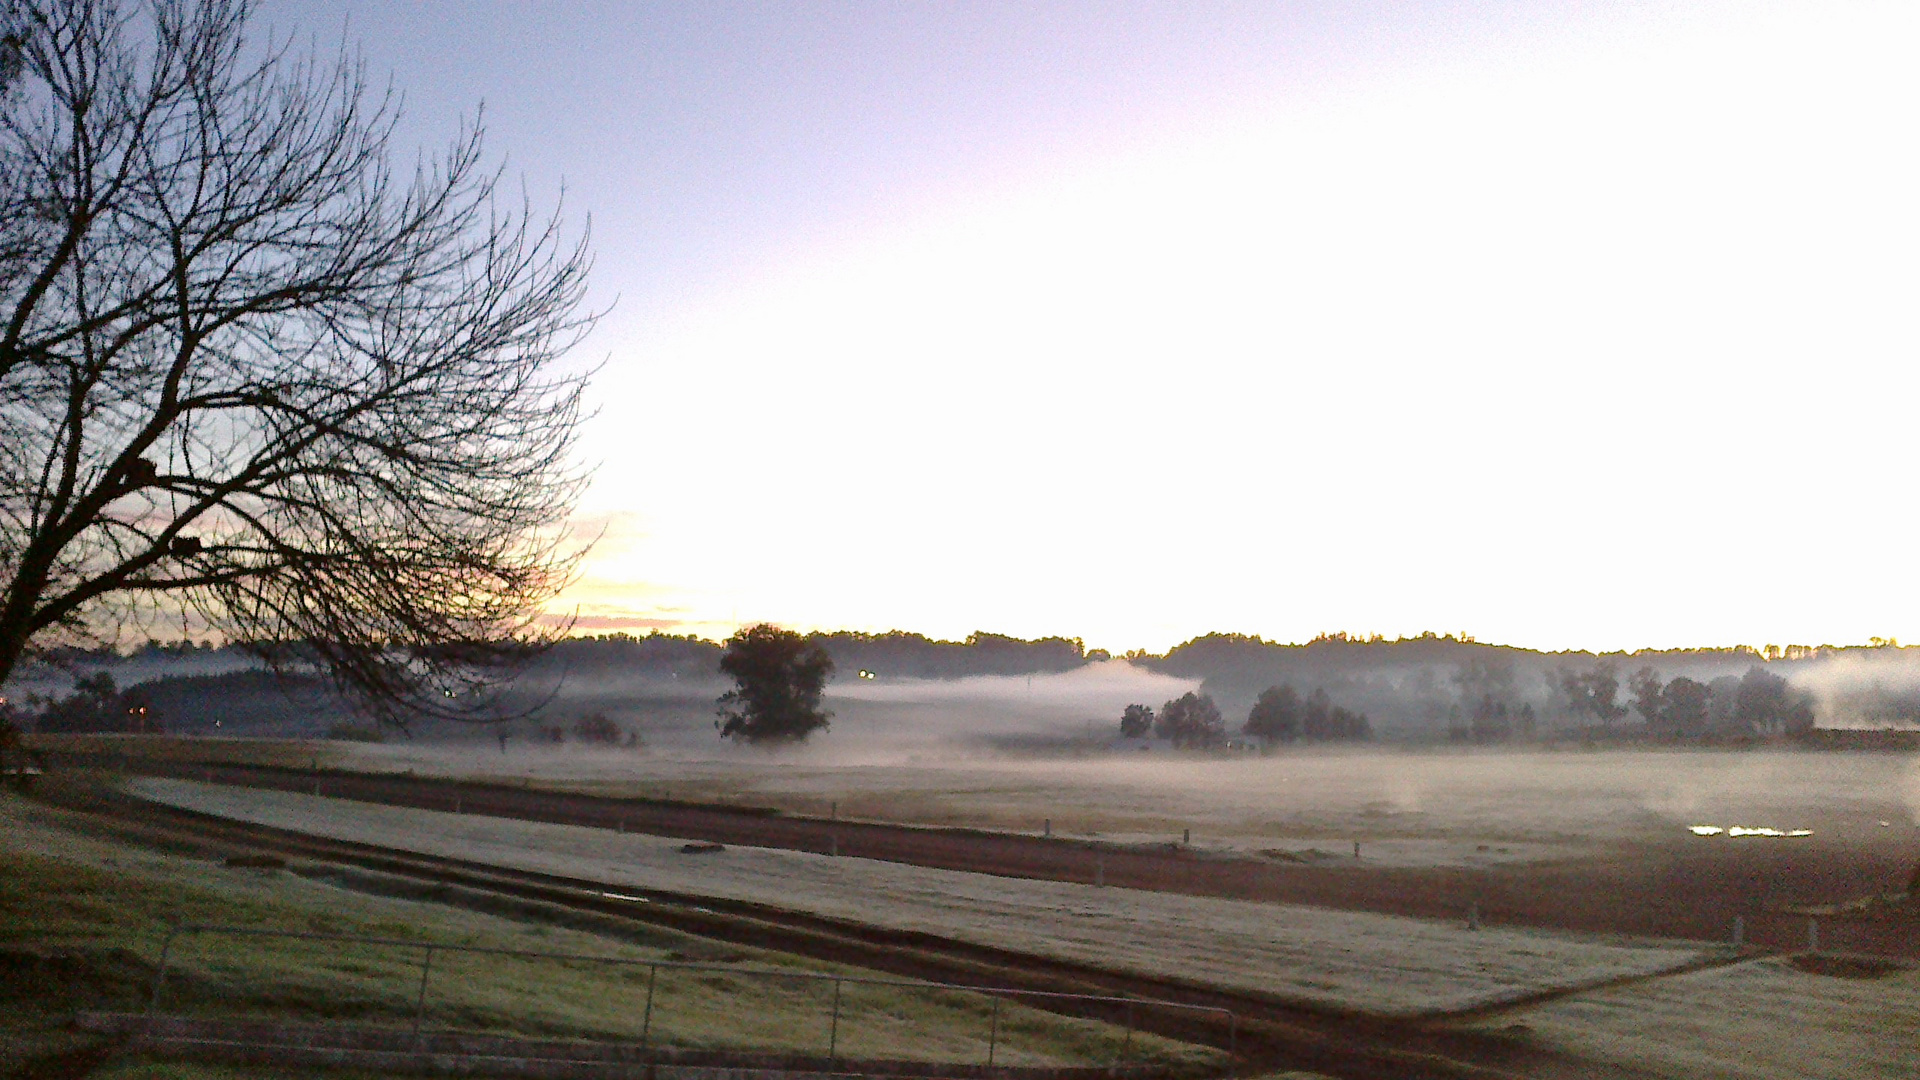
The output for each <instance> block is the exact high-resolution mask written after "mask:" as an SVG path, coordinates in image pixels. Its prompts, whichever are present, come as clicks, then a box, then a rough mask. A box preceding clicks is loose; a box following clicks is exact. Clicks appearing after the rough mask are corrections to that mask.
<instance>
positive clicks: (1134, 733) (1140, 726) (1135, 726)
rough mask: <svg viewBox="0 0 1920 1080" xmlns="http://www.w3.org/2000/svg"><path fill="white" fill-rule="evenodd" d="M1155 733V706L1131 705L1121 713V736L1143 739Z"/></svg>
mask: <svg viewBox="0 0 1920 1080" xmlns="http://www.w3.org/2000/svg"><path fill="white" fill-rule="evenodd" d="M1152 733H1153V707H1152V706H1150V705H1129V706H1127V707H1126V709H1125V710H1124V711H1122V712H1121V713H1120V737H1121V738H1124V739H1143V738H1145V737H1147V736H1148V735H1150V734H1152Z"/></svg>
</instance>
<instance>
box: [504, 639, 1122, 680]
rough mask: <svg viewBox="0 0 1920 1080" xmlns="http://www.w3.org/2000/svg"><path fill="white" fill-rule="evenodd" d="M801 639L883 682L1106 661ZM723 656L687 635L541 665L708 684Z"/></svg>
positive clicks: (1078, 652)
mask: <svg viewBox="0 0 1920 1080" xmlns="http://www.w3.org/2000/svg"><path fill="white" fill-rule="evenodd" d="M803 636H804V637H805V638H806V639H807V641H808V643H809V644H811V645H813V646H817V647H819V648H821V649H823V650H825V651H826V653H827V655H828V656H829V657H831V658H832V659H833V663H834V667H835V668H836V669H838V670H840V671H843V672H853V671H862V670H864V671H872V672H876V673H878V674H879V675H880V676H882V677H890V678H914V679H954V678H962V677H965V676H968V675H1041V674H1049V673H1055V672H1062V671H1072V670H1073V669H1075V668H1078V667H1081V666H1083V665H1085V664H1086V663H1088V662H1089V661H1090V660H1097V659H1106V654H1105V653H1102V652H1100V651H1098V650H1094V651H1093V652H1091V653H1089V652H1088V651H1087V649H1086V648H1085V646H1084V644H1083V643H1082V642H1081V641H1080V640H1079V639H1077V638H1064V637H1044V638H1035V639H1032V640H1027V639H1024V638H1017V637H1009V636H1007V635H1005V634H991V633H987V632H986V631H977V632H975V633H972V634H969V635H967V637H966V639H965V640H964V641H941V640H938V639H935V638H929V637H927V636H926V635H924V634H911V633H907V632H905V631H901V630H891V631H888V632H886V633H884V634H869V633H860V632H855V631H846V630H843V631H835V632H833V633H812V634H806V635H803ZM725 650H726V646H725V645H724V644H723V643H720V642H715V641H708V640H707V639H705V638H700V637H694V636H691V635H688V636H681V635H675V634H661V633H652V634H647V635H643V636H636V635H633V634H601V635H595V636H586V637H575V638H568V639H566V640H564V641H560V642H558V643H556V644H555V645H554V646H553V647H552V648H551V649H550V650H549V651H548V652H547V654H546V655H545V657H544V658H543V659H542V661H541V665H542V666H543V667H547V668H551V669H557V670H566V671H570V672H580V673H592V674H636V675H647V676H654V677H672V678H710V677H712V676H714V675H715V674H717V673H719V671H720V661H721V656H722V654H723V653H724V652H725Z"/></svg>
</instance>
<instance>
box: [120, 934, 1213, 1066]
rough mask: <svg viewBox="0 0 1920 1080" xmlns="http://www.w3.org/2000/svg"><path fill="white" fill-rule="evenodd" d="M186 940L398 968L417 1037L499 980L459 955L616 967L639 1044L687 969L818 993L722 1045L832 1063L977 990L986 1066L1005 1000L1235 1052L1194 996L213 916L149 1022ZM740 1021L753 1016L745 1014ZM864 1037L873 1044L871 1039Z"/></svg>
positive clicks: (1000, 1049)
mask: <svg viewBox="0 0 1920 1080" xmlns="http://www.w3.org/2000/svg"><path fill="white" fill-rule="evenodd" d="M193 937H226V938H239V939H274V940H278V941H287V942H303V943H313V944H315V945H324V946H331V947H332V948H331V949H330V951H329V952H328V953H327V955H326V956H325V963H326V964H327V965H328V966H329V967H330V969H332V970H337V971H345V972H347V973H348V974H349V975H350V976H352V975H358V976H360V977H363V978H380V979H382V980H383V981H388V982H391V981H393V979H394V978H396V977H404V978H406V980H407V982H406V984H405V991H406V994H405V996H406V998H407V999H408V1000H406V1001H405V1002H403V1007H404V1009H405V1012H404V1013H403V1015H402V1016H401V1017H400V1018H401V1019H402V1020H403V1021H405V1022H408V1023H410V1025H411V1034H412V1037H413V1039H414V1041H415V1044H416V1046H417V1045H419V1044H420V1043H421V1041H422V1040H423V1039H424V1038H425V1036H426V1034H427V1033H428V1029H427V1026H426V1025H427V1022H428V1020H429V1018H430V1016H431V1015H433V1012H434V1010H433V1009H432V1008H431V1005H430V1003H432V1002H434V1001H435V995H436V991H438V990H439V989H440V988H441V986H442V985H444V984H445V983H446V981H447V980H448V979H454V980H456V981H457V982H458V989H457V990H456V991H453V992H452V994H454V995H458V996H461V997H464V998H468V999H471V998H472V997H474V996H475V995H476V994H478V995H481V996H484V995H486V994H487V993H489V992H497V991H499V990H500V989H501V988H500V987H499V986H498V985H496V984H498V983H500V982H502V981H503V979H502V974H501V972H500V971H498V970H491V971H488V970H478V971H469V972H467V974H466V977H465V978H461V975H460V972H459V971H458V969H457V968H456V967H454V964H455V963H456V962H457V961H458V960H460V959H486V960H493V961H508V962H526V963H532V964H544V965H550V966H551V965H561V966H563V967H572V968H575V969H580V968H587V969H602V970H606V969H613V970H618V971H621V972H623V973H625V977H624V978H623V980H622V982H623V983H624V985H626V986H628V987H631V986H633V985H634V984H635V983H639V985H640V986H643V987H644V990H643V991H642V992H641V994H640V995H639V1001H638V1002H637V1003H635V1004H636V1005H637V1011H638V1013H639V1023H638V1031H637V1033H634V1035H633V1038H632V1042H633V1043H634V1045H636V1046H637V1047H638V1048H639V1049H640V1050H643V1051H644V1050H647V1049H649V1048H651V1047H656V1046H657V1047H663V1048H664V1047H665V1046H667V1045H669V1041H668V1040H667V1039H663V1038H662V1035H663V1033H662V1032H661V1031H660V1024H659V1020H660V1016H659V1012H660V1010H661V1008H662V1007H663V1006H665V1005H666V1003H667V999H668V997H669V995H668V994H667V992H666V991H667V989H668V988H667V986H666V985H665V982H666V981H667V980H665V979H663V976H667V977H674V976H679V977H682V978H684V977H687V976H691V977H693V978H695V979H696V980H697V979H699V978H700V977H702V976H705V977H706V980H707V982H708V983H709V984H710V985H708V986H707V987H706V989H707V990H708V991H710V992H711V991H715V990H717V991H718V992H719V993H718V996H719V997H722V998H725V997H728V996H729V994H728V991H729V989H730V988H734V987H736V985H737V984H746V985H748V986H753V985H754V984H765V985H766V986H767V987H773V986H776V985H784V986H786V987H803V988H812V989H814V990H816V991H818V993H817V995H816V996H817V998H818V999H819V1005H820V1015H819V1016H818V1018H817V1019H818V1022H819V1027H818V1029H816V1030H815V1032H814V1033H813V1035H812V1036H808V1035H807V1034H806V1033H805V1032H804V1031H802V1030H796V1029H795V1022H796V1019H797V1018H796V1016H795V1014H794V1012H793V1010H792V1009H791V1008H790V1006H792V1005H793V1002H791V1001H785V1002H783V1003H782V1004H783V1005H785V1006H789V1008H787V1009H786V1011H784V1012H783V1011H781V1010H779V1009H770V1012H769V1015H768V1016H767V1017H765V1018H762V1019H763V1020H764V1021H765V1023H763V1024H762V1025H761V1027H762V1029H763V1030H764V1029H765V1028H767V1027H769V1026H771V1027H773V1028H777V1029H778V1035H777V1036H775V1037H773V1038H770V1039H768V1040H765V1041H762V1042H760V1043H757V1044H756V1043H754V1042H753V1041H752V1040H750V1039H746V1038H741V1037H740V1036H739V1033H738V1031H737V1030H736V1031H734V1032H733V1033H732V1036H731V1037H730V1038H729V1039H728V1040H727V1041H729V1042H731V1043H733V1045H730V1046H726V1047H724V1048H725V1049H739V1050H752V1049H766V1048H769V1047H770V1046H772V1045H773V1044H774V1043H775V1042H779V1043H784V1044H785V1045H784V1046H782V1047H780V1048H782V1049H799V1050H802V1051H806V1052H821V1051H824V1055H825V1057H826V1058H827V1059H828V1060H829V1061H831V1060H834V1059H836V1058H838V1057H839V1056H840V1055H841V1054H842V1052H843V1050H844V1048H845V1045H846V1043H847V1042H848V1036H849V1035H851V1034H853V1033H854V1030H853V1029H854V1027H856V1026H857V1025H859V1024H860V1023H862V1022H863V1019H864V1021H865V1022H866V1023H868V1024H869V1025H872V1024H875V1023H876V1021H877V1020H878V1019H882V1018H884V1019H886V1020H888V1021H890V1022H892V1023H893V1024H894V1025H895V1026H896V1027H897V1026H899V1024H900V1022H901V1021H902V1020H903V1019H910V1017H908V1016H907V1015H906V1013H907V1012H910V1011H911V1008H912V1006H911V1005H908V1004H905V1003H904V1002H905V999H919V1000H918V1002H917V1003H918V1005H919V1006H920V1007H922V1008H925V1007H927V1006H929V1005H930V1004H932V1005H938V1004H939V1002H938V1001H936V1000H935V999H942V998H944V999H945V1005H946V1008H945V1011H946V1013H947V1014H948V1015H949V1016H950V1017H952V1016H955V1015H957V1014H964V1013H968V1012H973V1011H978V1010H977V1006H978V1005H980V1004H982V999H984V1005H985V1008H984V1012H985V1013H986V1015H985V1016H984V1017H983V1018H982V1019H983V1021H984V1023H983V1024H982V1026H983V1027H984V1029H985V1031H984V1034H985V1043H986V1048H985V1055H984V1064H986V1065H988V1066H993V1065H995V1064H999V1063H1002V1062H1001V1060H1000V1059H1001V1058H1002V1055H1003V1054H1004V1053H1005V1052H1006V1050H1007V1045H1006V1041H1007V1037H1008V1035H1009V1030H1008V1025H1009V1021H1012V1020H1014V1019H1015V1017H1014V1016H1013V1015H1012V1013H1013V1012H1014V1011H1015V1010H1009V1009H1007V1008H1005V1007H1004V1006H1005V1005H1007V1004H1012V1005H1015V1006H1030V1007H1035V1008H1039V1009H1043V1010H1046V1011H1048V1012H1053V1013H1061V1014H1066V1015H1069V1016H1075V1017H1078V1018H1080V1019H1082V1020H1092V1021H1094V1022H1097V1023H1101V1024H1107V1025H1111V1026H1115V1027H1121V1028H1123V1031H1122V1033H1121V1035H1120V1037H1119V1045H1118V1047H1117V1049H1116V1051H1115V1053H1114V1056H1113V1057H1112V1059H1111V1060H1110V1061H1108V1062H1105V1064H1109V1065H1113V1066H1118V1065H1124V1064H1129V1063H1133V1062H1135V1061H1136V1060H1137V1051H1138V1049H1139V1044H1140V1043H1141V1041H1142V1040H1140V1039H1136V1032H1138V1031H1139V1030H1140V1021H1141V1020H1142V1019H1143V1018H1145V1017H1146V1016H1149V1015H1152V1014H1153V1013H1155V1012H1158V1013H1163V1014H1164V1013H1174V1014H1181V1013H1186V1014H1198V1015H1203V1016H1210V1017H1212V1018H1214V1019H1215V1020H1217V1021H1220V1022H1223V1023H1224V1026H1225V1028H1226V1033H1227V1044H1228V1045H1227V1047H1226V1049H1227V1051H1228V1053H1229V1055H1233V1054H1235V1053H1236V1052H1237V1049H1238V1046H1237V1044H1238V1038H1239V1019H1238V1016H1237V1015H1236V1014H1235V1013H1234V1012H1233V1011H1232V1010H1230V1009H1227V1008H1223V1007H1220V1006H1211V1005H1195V1004H1191V1003H1187V1002H1180V1001H1168V1000H1163V999H1155V998H1139V997H1129V996H1123V995H1104V994H1082V993H1068V992H1061V991H1047V990H1024V989H1018V988H1010V987H1000V986H983V985H969V984H962V983H943V982H931V981H925V980H914V979H894V978H882V977H877V976H862V975H846V974H836V973H830V972H813V971H795V970H783V969H770V968H756V967H742V966H740V965H738V964H716V963H701V962H697V961H687V960H674V959H654V958H643V957H632V956H614V955H596V954H590V953H571V952H556V951H547V950H538V949H515V948H501V947H493V946H482V945H461V944H452V943H446V942H425V941H418V940H408V939H405V938H386V937H373V936H366V935H358V934H337V933H327V932H317V931H297V930H272V929H264V928H256V927H240V926H221V925H211V924H185V925H180V926H176V927H174V928H173V930H172V931H171V932H170V933H169V934H168V935H167V938H166V942H165V944H164V945H163V946H162V948H161V953H160V963H159V967H158V969H157V971H156V972H155V974H154V979H153V986H152V989H151V992H150V994H149V996H148V1001H147V1009H146V1013H147V1019H148V1023H149V1026H150V1025H151V1024H152V1022H153V1020H154V1019H155V1018H156V1017H158V1016H160V1015H161V1006H162V1003H163V1000H164V997H165V993H166V989H167V981H168V975H169V972H170V971H172V970H173V967H174V964H175V962H176V961H178V960H179V958H180V951H179V950H180V948H181V947H182V945H183V942H184V941H185V940H186V939H188V938H193ZM346 946H358V947H362V948H366V947H371V948H372V949H373V950H375V953H376V956H375V957H374V958H371V959H369V958H366V957H354V956H350V955H348V954H346V952H345V950H344V947H346ZM379 954H384V955H379ZM409 954H410V955H412V956H413V957H415V959H414V961H413V963H412V964H411V965H409V964H407V963H406V961H405V960H404V959H403V958H404V957H406V956H408V955H409ZM283 959H284V958H283ZM396 959H399V963H398V964H396V963H395V960H396ZM230 966H231V965H230ZM642 970H644V972H645V978H644V982H639V979H638V976H639V973H640V972H641V971H642ZM409 973H410V974H409ZM550 974H551V973H550ZM436 978H438V979H439V980H441V982H440V984H436V982H435V980H436ZM536 985H537V984H536ZM606 989H607V988H606V987H604V986H598V985H596V986H589V987H588V988H587V989H586V991H585V992H587V993H598V994H604V993H605V992H606ZM861 991H867V992H870V993H869V994H868V996H869V997H870V998H873V999H874V1000H870V1001H868V1002H867V1003H866V1007H865V1008H863V1009H852V1008H850V1007H849V1006H850V1005H851V1002H850V1000H849V999H850V997H851V996H852V995H853V994H855V993H858V992H861ZM873 991H878V992H880V993H879V994H878V995H875V994H873V993H871V992H873ZM955 995H965V996H967V997H966V998H964V999H960V998H955V997H954V996H955ZM679 996H680V997H682V998H685V997H686V996H687V995H686V994H685V993H684V992H683V993H682V994H681V995H679ZM757 1000H761V1001H766V1000H768V995H766V994H762V995H759V997H758V998H757ZM962 1000H964V1001H965V1003H966V1004H967V1005H969V1006H974V1008H955V1004H956V1002H959V1001H962ZM283 1003H284V1002H283ZM238 1004H239V1002H238V1001H237V1000H235V999H231V998H228V999H225V1001H224V1006H225V1007H227V1008H232V1007H237V1006H238ZM603 1004H604V1003H603ZM707 1007H711V1005H709V1006H707ZM806 1011H807V1010H806V1009H805V1008H804V1007H802V1008H801V1009H800V1013H801V1014H804V1013H805V1012H806ZM481 1012H482V1010H478V1009H476V1008H475V1007H473V1006H472V1005H471V1003H470V1002H469V1003H468V1004H467V1005H465V1006H462V1007H452V1006H451V1005H449V1007H448V1008H447V1009H446V1010H445V1011H444V1013H443V1015H446V1016H447V1017H448V1018H450V1019H453V1020H456V1021H457V1020H459V1019H461V1018H463V1017H464V1018H467V1019H472V1018H474V1017H475V1016H477V1015H480V1014H481ZM747 1019H748V1020H749V1021H751V1020H752V1019H753V1018H752V1017H749V1018H747ZM1021 1026H1023V1027H1026V1028H1031V1027H1032V1024H1031V1021H1030V1020H1026V1019H1022V1020H1021ZM746 1027H748V1028H752V1027H753V1024H752V1023H748V1024H747V1025H746ZM451 1030H452V1029H448V1028H444V1027H443V1028H439V1029H436V1031H438V1032H441V1033H445V1032H449V1031H451ZM713 1041H714V1040H713V1036H712V1029H709V1030H708V1036H707V1037H706V1038H705V1039H704V1040H702V1046H703V1048H706V1049H716V1048H720V1047H715V1046H714V1045H712V1043H713ZM867 1041H868V1042H869V1043H872V1042H873V1040H872V1039H869V1040H867Z"/></svg>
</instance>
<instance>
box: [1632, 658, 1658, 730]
mask: <svg viewBox="0 0 1920 1080" xmlns="http://www.w3.org/2000/svg"><path fill="white" fill-rule="evenodd" d="M1627 687H1628V689H1629V690H1631V691H1632V693H1633V709H1634V711H1635V712H1637V713H1639V714H1640V719H1641V720H1642V721H1644V722H1645V723H1646V725H1647V726H1648V727H1650V728H1657V727H1659V726H1660V692H1661V690H1663V689H1665V684H1664V683H1662V682H1661V681H1660V673H1659V672H1657V671H1655V670H1653V669H1652V668H1650V667H1643V668H1641V669H1640V670H1639V671H1636V672H1634V673H1633V676H1632V678H1630V679H1628V680H1627Z"/></svg>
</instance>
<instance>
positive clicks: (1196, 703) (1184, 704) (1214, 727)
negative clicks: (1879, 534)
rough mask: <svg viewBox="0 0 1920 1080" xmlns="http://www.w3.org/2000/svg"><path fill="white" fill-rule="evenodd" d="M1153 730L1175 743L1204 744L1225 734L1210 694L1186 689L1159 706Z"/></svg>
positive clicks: (1218, 739) (1225, 729)
mask: <svg viewBox="0 0 1920 1080" xmlns="http://www.w3.org/2000/svg"><path fill="white" fill-rule="evenodd" d="M1154 730H1155V731H1156V732H1157V733H1159V735H1160V736H1161V737H1162V738H1165V739H1168V740H1171V741H1172V742H1173V744H1174V745H1175V746H1187V747H1206V746H1214V745H1216V744H1218V743H1219V742H1220V741H1221V740H1222V739H1224V738H1225V737H1226V734H1227V725H1226V721H1225V720H1224V719H1223V718H1222V717H1221V715H1220V706H1219V705H1216V704H1214V700H1213V697H1212V695H1210V694H1197V693H1194V692H1193V691H1191V690H1189V691H1187V692H1186V693H1184V694H1181V695H1180V696H1179V697H1177V698H1175V699H1173V700H1172V701H1169V702H1167V703H1166V704H1164V705H1162V706H1160V716H1159V718H1158V719H1156V720H1155V721H1154Z"/></svg>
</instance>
